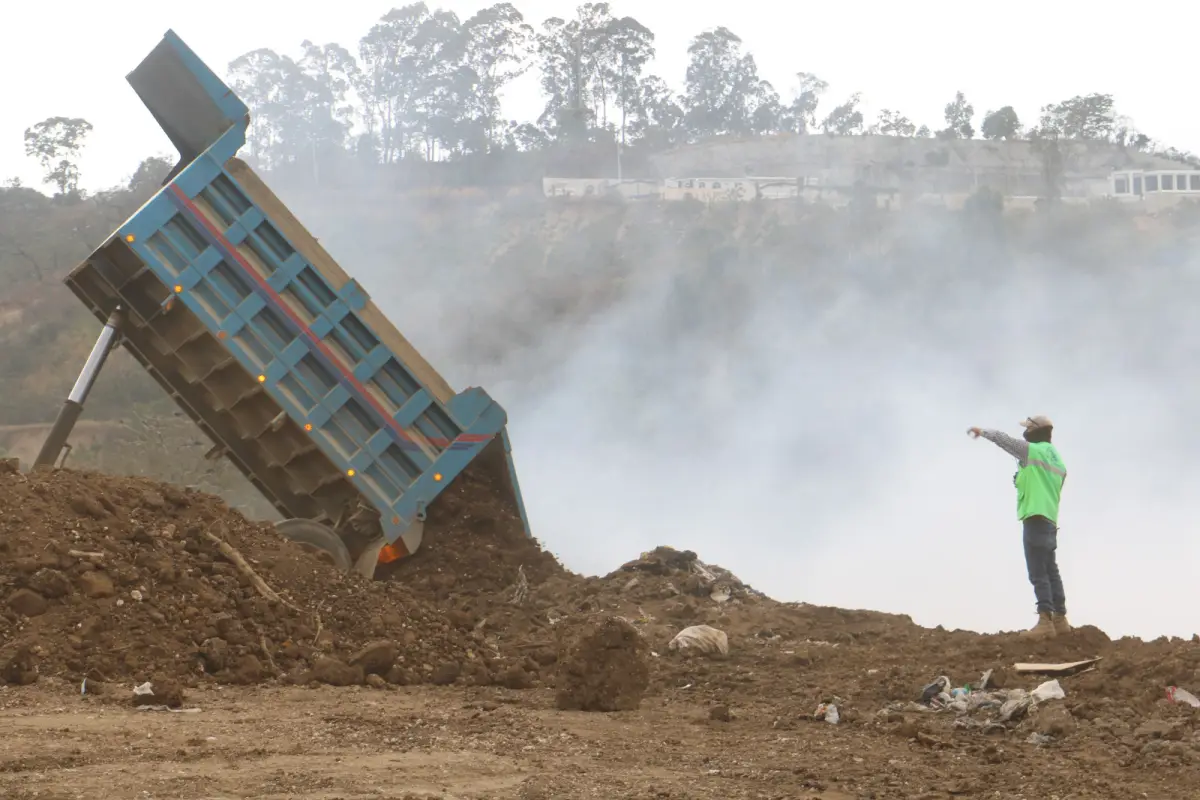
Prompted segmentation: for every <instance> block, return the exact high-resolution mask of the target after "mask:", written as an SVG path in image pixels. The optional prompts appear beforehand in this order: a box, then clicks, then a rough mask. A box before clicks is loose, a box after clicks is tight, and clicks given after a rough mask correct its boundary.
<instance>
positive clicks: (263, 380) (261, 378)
mask: <svg viewBox="0 0 1200 800" xmlns="http://www.w3.org/2000/svg"><path fill="white" fill-rule="evenodd" d="M258 382H259V383H266V382H267V376H266V375H259V376H258Z"/></svg>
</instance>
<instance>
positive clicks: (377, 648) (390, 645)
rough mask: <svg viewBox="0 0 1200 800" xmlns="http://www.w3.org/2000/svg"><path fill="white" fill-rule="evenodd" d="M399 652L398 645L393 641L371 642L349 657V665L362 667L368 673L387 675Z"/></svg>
mask: <svg viewBox="0 0 1200 800" xmlns="http://www.w3.org/2000/svg"><path fill="white" fill-rule="evenodd" d="M399 654H400V646H399V645H398V644H396V643H395V642H392V641H387V640H382V641H378V642H371V643H370V644H368V645H367V646H366V647H364V648H363V649H361V650H359V651H358V652H357V653H355V654H354V655H353V656H351V657H350V666H352V667H362V668H363V672H365V673H366V674H368V675H387V673H388V670H390V669H391V668H392V665H393V664H395V663H396V657H397V656H398V655H399Z"/></svg>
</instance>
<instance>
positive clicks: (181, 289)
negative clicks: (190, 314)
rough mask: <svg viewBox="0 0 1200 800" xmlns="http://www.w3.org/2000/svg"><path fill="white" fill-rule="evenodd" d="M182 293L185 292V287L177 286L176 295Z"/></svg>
mask: <svg viewBox="0 0 1200 800" xmlns="http://www.w3.org/2000/svg"><path fill="white" fill-rule="evenodd" d="M182 291H183V287H182V286H180V285H179V284H178V283H177V284H175V294H179V293H180V292H182Z"/></svg>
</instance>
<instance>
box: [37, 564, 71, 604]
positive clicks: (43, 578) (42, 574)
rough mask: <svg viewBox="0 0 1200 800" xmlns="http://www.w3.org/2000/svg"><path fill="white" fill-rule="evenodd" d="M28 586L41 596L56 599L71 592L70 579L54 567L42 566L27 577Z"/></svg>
mask: <svg viewBox="0 0 1200 800" xmlns="http://www.w3.org/2000/svg"><path fill="white" fill-rule="evenodd" d="M29 587H30V588H31V589H33V590H34V591H35V592H37V593H38V594H40V595H41V596H42V597H46V598H49V599H51V600H57V599H58V598H60V597H66V596H67V595H69V594H70V593H71V579H70V578H68V577H67V576H66V575H64V574H63V573H61V572H59V571H58V570H56V569H50V568H48V567H47V568H43V569H39V570H38V571H37V572H36V573H34V575H33V577H32V578H30V579H29Z"/></svg>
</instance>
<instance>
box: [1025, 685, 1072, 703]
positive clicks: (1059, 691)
mask: <svg viewBox="0 0 1200 800" xmlns="http://www.w3.org/2000/svg"><path fill="white" fill-rule="evenodd" d="M1029 694H1030V696H1031V697H1033V702H1035V703H1044V702H1046V701H1047V700H1062V699H1063V698H1064V697H1066V696H1067V693H1066V692H1064V691H1063V688H1062V684H1060V683H1059V682H1058V680H1057V679H1056V680H1052V681H1046V682H1045V683H1043V684H1041V685H1040V686H1038V687H1037V688H1036V689H1034V690H1033V691H1032V692H1030V693H1029Z"/></svg>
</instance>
